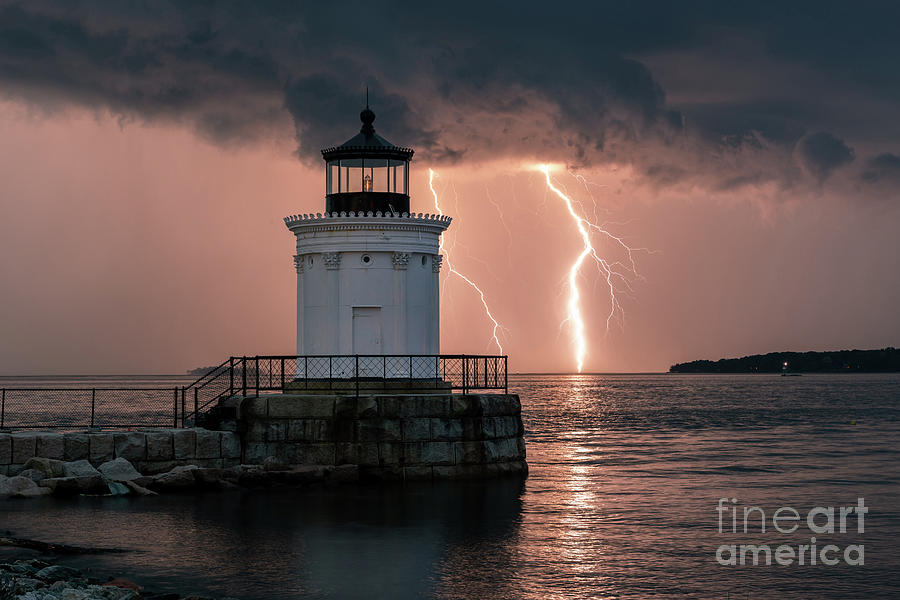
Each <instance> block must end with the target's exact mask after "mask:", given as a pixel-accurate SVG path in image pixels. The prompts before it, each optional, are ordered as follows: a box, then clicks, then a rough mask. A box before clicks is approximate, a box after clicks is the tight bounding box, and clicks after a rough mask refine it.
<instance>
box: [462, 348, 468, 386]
mask: <svg viewBox="0 0 900 600" xmlns="http://www.w3.org/2000/svg"><path fill="white" fill-rule="evenodd" d="M462 361H463V394H468V393H469V390H468V383H469V362H468V361H467V360H466V355H465V354H463V355H462Z"/></svg>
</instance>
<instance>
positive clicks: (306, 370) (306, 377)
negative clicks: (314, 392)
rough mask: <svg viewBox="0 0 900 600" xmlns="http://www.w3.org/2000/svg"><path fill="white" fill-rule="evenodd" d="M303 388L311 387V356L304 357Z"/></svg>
mask: <svg viewBox="0 0 900 600" xmlns="http://www.w3.org/2000/svg"><path fill="white" fill-rule="evenodd" d="M303 389H306V390H308V389H309V357H308V356H304V357H303Z"/></svg>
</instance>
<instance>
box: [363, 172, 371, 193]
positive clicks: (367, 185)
mask: <svg viewBox="0 0 900 600" xmlns="http://www.w3.org/2000/svg"><path fill="white" fill-rule="evenodd" d="M363 191H364V192H371V191H372V176H371V175H366V176H365V177H364V178H363Z"/></svg>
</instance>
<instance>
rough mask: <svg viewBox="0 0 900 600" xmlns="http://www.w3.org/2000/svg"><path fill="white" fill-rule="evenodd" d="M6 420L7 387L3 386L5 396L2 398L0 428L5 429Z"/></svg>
mask: <svg viewBox="0 0 900 600" xmlns="http://www.w3.org/2000/svg"><path fill="white" fill-rule="evenodd" d="M5 420H6V388H3V398H2V399H0V429H3V423H4V421H5Z"/></svg>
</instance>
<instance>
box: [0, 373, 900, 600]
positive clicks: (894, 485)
mask: <svg viewBox="0 0 900 600" xmlns="http://www.w3.org/2000/svg"><path fill="white" fill-rule="evenodd" d="M129 381H131V380H129ZM57 384H58V382H57ZM0 385H3V384H0ZM166 385H169V384H168V383H167V384H166ZM510 387H511V391H513V392H516V393H518V394H520V396H521V400H522V406H523V418H524V421H525V427H526V442H527V450H528V462H529V465H530V468H531V472H530V476H529V478H528V479H527V480H526V481H525V482H524V483H521V482H516V481H509V480H507V481H489V482H461V483H442V484H435V485H431V484H417V485H407V486H405V487H404V486H384V487H378V486H359V487H355V486H352V487H340V488H333V489H308V490H279V491H276V490H270V491H252V492H242V491H235V492H223V493H205V494H196V495H187V496H160V497H155V498H87V497H85V498H79V499H76V500H66V501H61V500H56V499H42V500H38V501H24V500H18V501H12V500H11V501H5V502H0V530H9V531H11V532H12V533H13V534H14V535H16V536H19V537H28V538H35V539H40V540H46V541H56V542H65V543H71V544H78V545H93V546H104V547H119V548H125V549H128V551H127V552H124V553H120V554H108V555H101V556H89V557H83V556H82V557H71V558H64V559H62V562H63V563H65V564H71V565H73V566H77V567H79V568H90V569H93V571H94V572H95V573H97V575H98V576H101V577H103V576H107V575H109V576H124V577H127V578H129V579H132V580H134V581H137V582H139V583H140V584H142V585H144V586H146V587H148V588H151V589H153V590H156V591H179V592H182V593H184V592H187V591H191V592H195V593H198V594H204V595H209V596H217V597H222V596H234V597H237V598H243V599H247V600H254V599H260V600H261V599H264V598H265V599H271V598H460V599H462V598H466V599H476V598H490V599H492V600H494V599H504V598H510V599H515V598H528V599H535V600H538V599H540V600H544V599H553V598H623V599H625V598H629V599H632V598H634V599H638V598H665V597H671V598H705V599H706V598H733V599H744V598H751V599H763V598H772V599H775V598H779V599H781V598H789V599H795V598H796V599H800V598H803V599H807V598H808V599H823V598H827V599H831V598H833V599H842V600H847V599H854V598H860V599H876V598H878V599H880V598H900V485H898V484H900V375H860V374H855V375H806V376H803V377H779V376H771V375H746V376H744V375H583V376H576V375H572V376H565V375H520V376H514V377H510ZM720 498H727V499H729V500H727V501H724V502H725V503H724V505H723V506H724V507H725V508H724V509H723V512H721V513H720V512H717V506H718V505H719V502H720ZM859 498H863V503H864V505H865V507H867V509H868V512H867V513H864V514H863V521H864V522H863V526H864V531H859V523H858V516H856V513H850V514H849V515H848V516H847V517H846V532H845V533H841V532H840V530H839V527H836V528H835V532H834V533H828V532H825V533H813V532H811V531H810V529H809V528H808V525H807V522H806V515H807V514H808V513H809V511H810V510H811V509H813V508H815V507H823V509H824V510H826V511H827V508H828V507H836V508H835V523H837V522H838V515H839V514H840V507H848V506H856V505H857V504H858V502H859ZM731 499H735V501H734V502H732V501H731ZM734 506H736V507H737V511H738V512H737V515H738V518H737V520H736V521H735V523H736V526H735V527H734V528H732V525H733V523H732V520H731V519H732V517H731V515H733V514H734V513H735V510H733V509H732V508H731V507H734ZM751 506H755V507H759V508H760V509H762V510H763V511H765V513H766V515H767V517H768V523H767V527H766V531H765V533H763V532H762V531H761V530H760V527H759V517H758V515H759V512H758V511H751V512H750V515H751V517H752V518H751V519H749V524H750V527H749V529H748V531H747V532H746V533H745V532H744V531H743V512H741V511H743V508H744V507H751ZM781 507H791V508H793V509H795V510H796V511H797V513H798V514H799V515H800V519H801V521H800V523H799V528H798V530H797V531H796V532H794V533H780V532H778V531H777V530H775V529H773V525H772V520H771V518H772V515H773V514H774V512H775V511H776V510H777V509H779V508H781ZM782 514H788V515H789V514H790V513H782ZM720 515H721V516H722V531H721V532H720V530H719V526H720V521H719V519H720ZM827 516H828V515H827V512H826V514H819V515H818V516H817V517H815V518H814V520H813V524H814V525H816V526H821V527H823V528H824V527H825V525H826V524H827ZM754 517H755V518H754ZM789 526H790V522H785V521H782V522H781V527H782V529H785V530H786V531H789V529H786V528H788V527H789ZM733 529H734V530H733ZM735 530H736V531H735ZM811 537H815V538H816V542H815V544H816V546H817V552H816V555H817V562H816V564H814V565H813V564H809V557H808V549H807V550H806V555H805V556H806V561H805V564H803V565H802V566H801V565H798V564H797V560H796V559H795V560H794V562H793V564H791V565H779V564H777V562H776V561H775V560H774V557H773V558H772V561H771V564H770V565H766V564H757V565H753V564H752V560H751V556H752V555H750V554H747V555H745V556H746V559H747V560H746V561H745V562H746V564H744V565H740V564H737V565H730V564H724V565H723V564H720V562H719V561H718V560H717V551H719V557H720V558H722V559H723V560H725V562H727V560H726V559H727V558H728V557H729V556H730V554H729V553H728V552H727V551H722V550H720V547H721V546H723V545H724V546H729V545H732V544H733V545H735V546H736V547H737V546H740V545H741V544H745V545H746V544H756V545H762V544H766V545H769V546H770V547H771V549H772V551H773V552H774V550H775V548H776V547H778V546H781V545H791V546H793V548H794V552H795V556H796V553H797V552H801V551H802V550H800V549H799V548H798V547H799V546H800V545H812V544H811V542H810V538H811ZM828 544H833V546H835V547H836V549H831V550H830V551H829V552H830V553H826V559H828V560H829V562H830V561H831V560H830V559H834V560H836V561H837V564H833V565H829V564H823V563H822V562H821V554H820V552H819V551H820V550H821V548H823V547H824V546H827V545H828ZM850 546H852V547H854V548H856V550H854V551H853V552H852V553H851V554H850V555H849V556H850V559H851V560H850V562H859V558H860V556H859V547H860V546H862V547H863V550H862V552H863V557H862V558H863V561H864V564H848V562H847V560H846V559H845V554H844V551H845V550H846V549H847V548H848V547H850ZM22 552H23V551H15V552H13V551H10V550H8V549H7V550H4V551H3V552H0V559H2V558H3V557H4V556H9V555H10V554H12V553H18V554H22ZM759 560H760V562H761V563H764V562H765V560H764V554H760V559H759Z"/></svg>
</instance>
